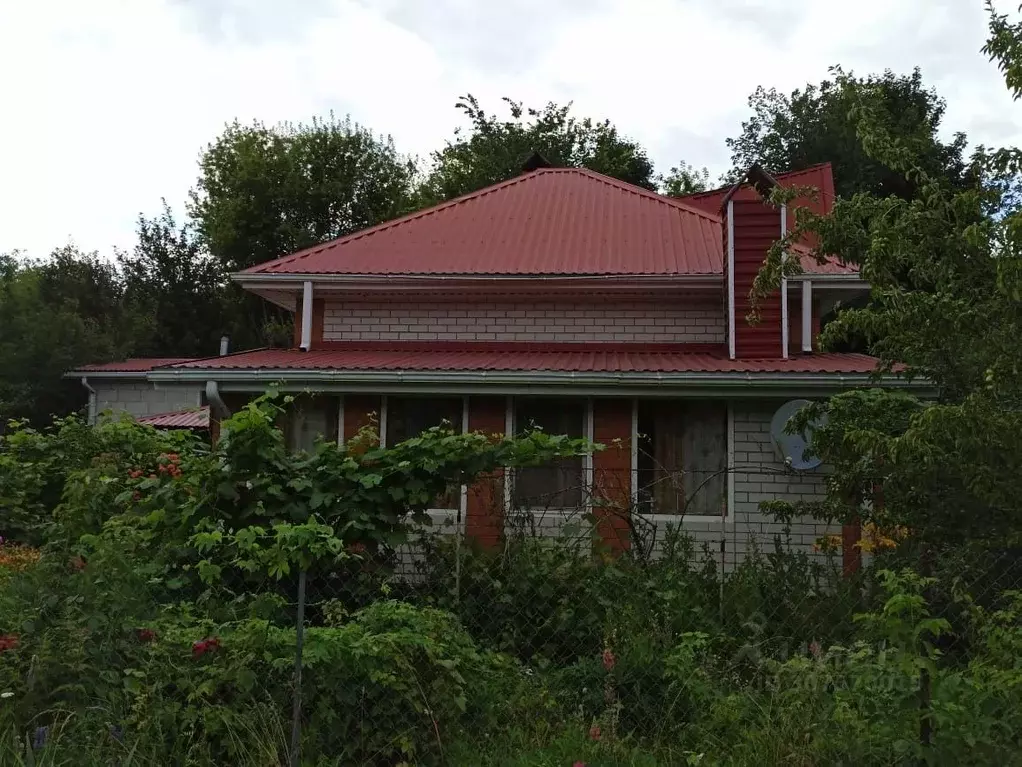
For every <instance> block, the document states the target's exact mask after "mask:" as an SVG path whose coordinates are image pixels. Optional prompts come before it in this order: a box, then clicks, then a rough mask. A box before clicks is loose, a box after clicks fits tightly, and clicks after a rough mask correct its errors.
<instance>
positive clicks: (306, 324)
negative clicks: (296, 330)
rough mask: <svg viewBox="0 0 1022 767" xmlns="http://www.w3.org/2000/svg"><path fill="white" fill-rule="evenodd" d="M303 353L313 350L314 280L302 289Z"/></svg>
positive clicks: (306, 282)
mask: <svg viewBox="0 0 1022 767" xmlns="http://www.w3.org/2000/svg"><path fill="white" fill-rule="evenodd" d="M301 348H302V351H304V352H307V351H309V349H311V348H312V280H306V281H305V285H304V286H303V287H302V343H301Z"/></svg>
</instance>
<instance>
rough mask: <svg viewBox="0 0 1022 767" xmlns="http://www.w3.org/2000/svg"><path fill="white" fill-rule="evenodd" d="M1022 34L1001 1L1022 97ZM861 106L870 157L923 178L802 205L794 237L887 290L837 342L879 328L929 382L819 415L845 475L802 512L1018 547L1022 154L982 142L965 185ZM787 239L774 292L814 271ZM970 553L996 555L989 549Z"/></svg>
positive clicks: (1004, 60)
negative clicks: (891, 190) (792, 277)
mask: <svg viewBox="0 0 1022 767" xmlns="http://www.w3.org/2000/svg"><path fill="white" fill-rule="evenodd" d="M1020 41H1022V25H1010V24H1008V23H1007V22H1006V20H1005V19H1004V18H1003V17H999V16H997V15H996V14H994V13H993V12H992V11H991V41H990V43H989V44H988V46H987V48H986V51H987V52H988V54H990V55H991V56H992V57H993V58H994V59H995V60H996V61H997V62H998V63H999V64H1000V66H1001V68H1002V70H1003V71H1004V72H1005V74H1006V80H1007V82H1008V85H1009V88H1011V90H1012V92H1013V93H1014V94H1015V95H1016V96H1017V95H1018V94H1019V92H1020V88H1022V81H1020V80H1019V79H1018V78H1017V72H1018V71H1020V70H1019V59H1018V55H1019V52H1020V51H1022V43H1020ZM850 114H851V116H852V119H853V121H854V124H855V126H856V130H857V136H858V138H859V139H860V141H861V145H862V147H863V150H864V151H865V152H866V153H867V154H868V156H869V157H870V158H872V160H871V161H872V162H875V163H877V164H879V165H881V166H882V167H884V168H889V169H892V170H895V171H898V172H900V173H902V174H903V175H904V176H905V177H906V178H908V179H911V180H912V183H913V184H914V187H915V196H914V197H913V198H911V199H905V198H904V197H899V196H897V195H895V194H891V195H888V196H886V197H878V196H874V195H871V194H866V193H859V194H855V195H854V196H852V197H850V198H847V199H841V200H838V202H837V204H836V205H835V208H834V211H833V213H832V215H830V216H826V217H817V216H815V215H813V214H811V213H808V212H805V211H800V212H799V215H798V216H797V218H798V222H797V225H796V226H795V228H794V230H793V231H792V233H791V238H796V237H800V236H801V235H802V234H803V233H804V232H806V231H812V232H814V233H815V234H816V235H817V236H818V237H819V238H820V245H819V247H818V249H817V253H819V254H824V253H840V254H841V255H842V256H843V257H844V258H847V259H849V260H850V261H852V262H854V263H857V264H859V265H860V267H861V270H862V274H863V276H864V277H865V278H866V279H867V280H868V281H869V282H870V284H871V286H872V300H871V302H870V303H869V304H868V305H867V306H864V307H861V308H858V309H853V310H848V311H845V312H843V313H842V314H840V315H839V316H838V317H837V319H836V320H835V321H834V322H833V323H832V324H831V325H830V326H828V327H827V328H826V329H825V330H824V333H823V337H822V341H823V343H824V344H834V343H835V342H839V341H841V340H842V339H844V338H847V337H848V336H849V335H852V334H856V335H859V336H861V337H864V338H866V339H867V340H868V342H869V344H870V351H872V352H873V353H874V354H876V355H877V356H878V357H879V358H880V360H881V364H882V367H883V369H886V370H888V371H890V370H892V369H893V367H894V366H895V365H899V364H901V365H904V366H905V368H904V375H905V376H906V377H908V378H910V379H915V380H922V381H923V382H924V383H926V384H927V385H928V386H929V388H930V392H924V394H923V395H917V394H914V393H909V392H904V391H897V390H890V389H887V390H884V389H872V390H866V391H854V392H848V393H846V394H841V395H839V396H836V397H834V398H832V399H831V400H830V401H829V402H826V403H820V404H818V405H816V406H815V407H814V408H812V409H811V410H810V411H809V413H808V414H807V416H808V417H813V416H818V415H821V414H823V413H826V415H827V416H828V420H827V422H826V423H825V424H824V425H822V426H821V427H820V428H819V429H818V430H817V433H816V434H815V435H814V441H813V450H814V451H815V452H816V453H817V454H818V455H820V456H821V457H822V458H824V460H825V461H827V462H828V463H830V464H831V466H832V467H833V469H834V471H833V475H832V477H831V479H830V481H829V483H828V489H829V492H828V497H827V501H826V503H824V504H809V505H808V506H804V507H803V508H802V510H803V511H808V512H810V513H813V514H816V515H818V516H821V517H824V518H831V519H837V520H841V521H850V520H852V519H855V518H857V517H859V516H862V517H863V518H864V519H865V520H866V521H867V522H870V523H873V524H875V525H877V526H878V527H881V528H886V529H892V528H894V527H902V528H905V529H907V530H908V531H909V532H910V535H911V538H912V540H913V541H915V542H917V543H918V544H920V545H921V548H922V551H924V552H928V553H929V554H930V555H931V556H932V554H933V553H934V552H936V551H938V550H941V549H945V550H946V549H948V548H951V547H958V546H961V545H962V544H963V543H970V542H971V543H973V544H975V545H983V546H985V547H992V548H997V549H999V550H1003V549H1005V548H1010V547H1017V546H1019V545H1020V544H1022V509H1020V507H1019V504H1018V499H1019V498H1020V497H1022V481H1020V477H1022V377H1020V375H1019V371H1020V370H1022V204H1020V198H1019V195H1018V194H1017V189H1018V188H1019V182H1020V179H1022V151H1020V150H1019V149H1005V150H997V151H994V150H989V149H985V148H980V150H979V151H978V152H977V153H976V155H975V157H974V159H973V164H972V167H971V168H970V173H971V174H972V175H973V177H974V178H975V179H976V180H977V183H976V184H974V185H972V186H969V187H966V188H955V187H953V186H951V185H949V184H948V183H947V178H946V176H944V175H943V173H942V171H940V170H939V169H938V170H936V171H935V170H933V169H932V168H931V167H928V166H927V162H928V161H929V160H931V159H932V154H930V153H929V152H928V151H927V147H926V145H924V144H921V143H920V142H917V141H913V140H912V138H911V137H905V136H903V135H899V133H898V132H897V126H896V125H892V123H891V122H890V121H889V119H888V118H889V113H888V111H887V110H886V108H885V107H884V105H883V103H882V102H879V101H878V100H877V99H875V98H871V96H870V93H869V92H867V91H860V92H859V93H858V98H857V100H856V101H854V102H852V108H851V110H850ZM783 245H784V243H778V244H777V245H776V246H775V247H774V248H773V249H771V252H770V254H769V256H768V259H767V264H766V266H765V268H764V270H763V272H762V273H761V275H760V277H761V281H760V284H759V286H758V289H759V290H760V292H762V289H764V288H767V287H768V286H771V285H773V286H776V285H777V283H778V281H779V276H780V274H781V273H782V271H784V272H787V273H793V272H794V271H797V270H798V269H799V265H798V264H797V263H791V262H790V261H788V262H785V261H782V257H781V256H782V251H783ZM792 261H794V260H792ZM905 275H908V277H909V279H907V280H906V279H904V276H905ZM804 422H805V421H804V420H803V423H804ZM878 488H879V489H880V490H881V491H882V497H883V501H884V502H883V503H882V504H881V503H875V502H874V503H866V502H867V501H877V500H878V496H877V492H878ZM1009 559H1010V558H1009ZM924 561H926V560H925V559H924ZM930 561H932V559H931V560H930ZM964 561H966V562H971V563H975V562H979V561H982V562H983V565H982V566H983V567H989V566H990V563H989V560H987V559H983V558H978V557H977V556H975V555H972V556H970V557H968V558H966V559H965V560H964ZM988 575H989V573H988Z"/></svg>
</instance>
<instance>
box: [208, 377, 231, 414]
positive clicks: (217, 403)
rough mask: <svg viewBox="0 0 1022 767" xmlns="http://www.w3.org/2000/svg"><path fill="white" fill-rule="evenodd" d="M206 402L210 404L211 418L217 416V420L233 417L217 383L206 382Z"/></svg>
mask: <svg viewBox="0 0 1022 767" xmlns="http://www.w3.org/2000/svg"><path fill="white" fill-rule="evenodd" d="M206 401H207V402H208V403H209V414H210V417H212V416H214V415H215V416H216V417H217V420H223V419H224V418H230V417H231V411H230V410H229V409H228V408H227V405H225V404H224V400H223V398H222V397H221V396H220V387H219V386H218V385H217V382H216V381H206Z"/></svg>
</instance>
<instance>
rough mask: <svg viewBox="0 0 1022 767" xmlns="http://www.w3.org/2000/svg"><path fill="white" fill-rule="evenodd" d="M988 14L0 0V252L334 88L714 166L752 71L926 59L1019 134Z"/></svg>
mask: <svg viewBox="0 0 1022 767" xmlns="http://www.w3.org/2000/svg"><path fill="white" fill-rule="evenodd" d="M1006 3H1007V4H1006ZM1000 5H1001V6H1004V10H1005V11H1010V10H1012V8H1013V6H1014V5H1015V0H1010V2H1008V1H1007V0H1000ZM985 25H986V19H985V15H984V11H983V2H982V0H895V1H893V2H892V0H854V1H853V0H290V1H289V2H285V1H284V0H88V2H84V1H83V0H35V1H34V2H17V0H0V72H2V74H0V152H2V157H3V164H2V173H0V252H5V251H10V250H13V249H22V250H24V251H26V252H27V253H28V254H29V255H32V256H42V255H45V254H46V253H48V252H49V251H50V250H51V249H52V248H54V247H56V246H59V245H63V244H66V243H67V242H69V241H73V242H75V243H76V244H78V245H79V246H80V247H82V248H84V249H86V250H98V251H100V253H102V254H110V253H111V252H112V249H113V248H114V247H115V246H116V247H122V248H128V247H131V245H132V243H133V237H134V235H133V232H134V223H135V219H136V217H137V215H138V214H139V212H144V213H146V214H147V215H148V214H153V213H155V212H157V211H158V209H159V200H160V197H166V198H167V199H168V201H169V202H170V203H171V205H172V206H173V207H174V208H175V209H176V210H177V211H178V212H179V213H181V214H183V208H184V201H185V199H186V197H187V192H188V190H189V188H190V187H191V186H192V185H193V184H194V181H195V178H196V172H197V170H196V158H197V156H198V153H199V151H200V150H201V148H202V147H203V146H204V145H205V144H206V143H207V142H209V141H210V140H211V139H212V138H213V137H214V136H216V135H217V133H219V132H220V130H221V129H222V127H223V125H224V123H225V122H228V121H230V120H232V119H234V118H235V117H237V118H238V119H240V120H241V121H243V122H247V121H250V120H252V119H260V120H263V121H266V122H270V123H274V122H278V121H281V120H292V121H297V120H307V119H308V118H309V117H311V116H313V115H320V114H325V113H327V112H328V111H330V110H333V111H334V112H335V113H337V114H338V115H339V116H342V115H344V114H350V115H351V116H352V118H353V119H354V120H356V121H357V122H360V123H362V124H364V125H366V126H368V127H371V128H373V129H374V130H376V131H378V132H384V133H390V134H392V135H393V137H394V139H395V141H396V143H397V146H398V148H399V150H401V151H403V152H406V153H409V154H418V155H420V156H422V157H426V156H427V155H428V153H429V152H430V150H431V149H433V148H434V147H436V146H438V145H440V144H441V143H442V142H443V140H444V139H445V138H447V137H448V136H449V135H450V134H451V131H452V129H453V128H454V127H455V126H456V125H457V124H458V121H459V115H458V113H457V112H456V111H455V110H454V109H453V105H454V102H455V101H456V100H457V98H458V96H459V95H461V94H463V93H467V92H471V93H473V94H475V95H476V96H477V97H479V99H480V100H481V102H482V104H483V105H484V106H485V107H487V109H488V111H493V110H495V109H498V107H499V106H500V104H499V98H500V97H501V96H505V95H507V96H511V97H512V98H515V99H517V100H523V101H525V102H526V103H527V104H537V105H539V104H543V103H545V102H547V101H551V100H552V101H556V102H558V103H563V102H567V101H574V103H575V111H576V113H577V114H578V115H588V116H592V117H598V118H602V117H609V118H610V119H611V120H612V121H613V122H615V123H616V124H617V125H618V127H619V128H620V129H621V130H622V131H623V132H624V133H625V134H627V135H629V136H631V137H633V138H635V139H637V140H639V141H640V142H641V143H642V144H643V145H644V146H646V148H647V149H648V150H649V152H650V153H651V155H652V157H653V159H654V161H655V163H656V165H657V168H658V169H659V170H664V171H666V170H667V169H668V168H669V167H670V166H671V165H672V164H674V163H677V161H679V160H685V161H687V162H689V163H691V164H694V165H697V166H704V165H705V166H708V167H709V169H710V171H711V175H712V177H713V178H716V177H717V176H718V175H719V173H720V172H721V171H723V170H725V169H726V168H727V167H728V157H729V155H728V152H727V149H726V147H725V145H724V139H725V138H726V137H727V136H733V135H735V134H736V133H737V132H738V129H739V124H740V122H741V120H742V119H743V117H745V116H746V115H747V112H748V110H747V108H746V99H747V98H748V95H749V94H750V93H751V92H752V91H753V90H754V89H755V88H756V86H757V85H764V86H767V87H776V88H779V89H781V90H784V91H785V92H788V91H791V90H792V89H794V88H797V87H801V86H803V85H805V83H807V82H818V81H819V80H821V79H822V78H824V77H825V76H826V70H827V67H828V65H831V64H842V65H843V66H844V67H845V68H846V69H854V70H855V71H856V72H857V73H859V74H865V73H867V72H877V71H882V70H883V69H885V68H891V69H894V70H895V71H898V72H907V71H909V70H911V68H912V67H913V66H915V65H919V66H921V67H922V70H923V77H924V80H925V82H927V83H928V84H930V85H934V86H936V87H937V89H938V90H939V92H940V93H941V95H943V96H944V97H945V98H946V99H947V101H948V113H947V118H946V121H945V126H946V129H947V131H948V133H951V132H953V131H956V130H962V131H965V132H966V133H967V134H968V135H969V138H970V140H971V141H972V142H973V143H985V144H993V145H1003V144H1006V143H1007V144H1013V145H1022V106H1020V105H1016V104H1015V103H1014V102H1012V100H1011V99H1010V97H1009V96H1008V95H1007V92H1006V90H1005V88H1004V86H1003V84H1002V81H1001V79H1000V77H999V75H998V73H997V71H996V69H995V67H994V66H993V65H992V64H990V63H988V62H987V61H986V59H985V57H983V56H982V54H980V52H979V49H980V47H981V46H982V45H983V42H984V39H985V34H986V27H985Z"/></svg>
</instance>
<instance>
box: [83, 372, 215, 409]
mask: <svg viewBox="0 0 1022 767" xmlns="http://www.w3.org/2000/svg"><path fill="white" fill-rule="evenodd" d="M90 383H91V384H92V388H94V389H95V390H96V412H97V413H102V412H103V411H104V410H110V411H112V412H113V413H114V414H115V415H116V414H120V413H129V414H131V415H132V416H134V417H135V418H140V417H142V416H147V415H156V414H157V413H170V412H173V411H175V410H186V409H187V408H193V407H198V406H199V395H200V391H201V390H200V389H199V387H198V386H187V385H180V384H160V386H159V388H157V387H156V386H155V385H154V384H152V383H148V382H146V381H137V380H118V379H111V378H107V379H99V378H94V379H90Z"/></svg>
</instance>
